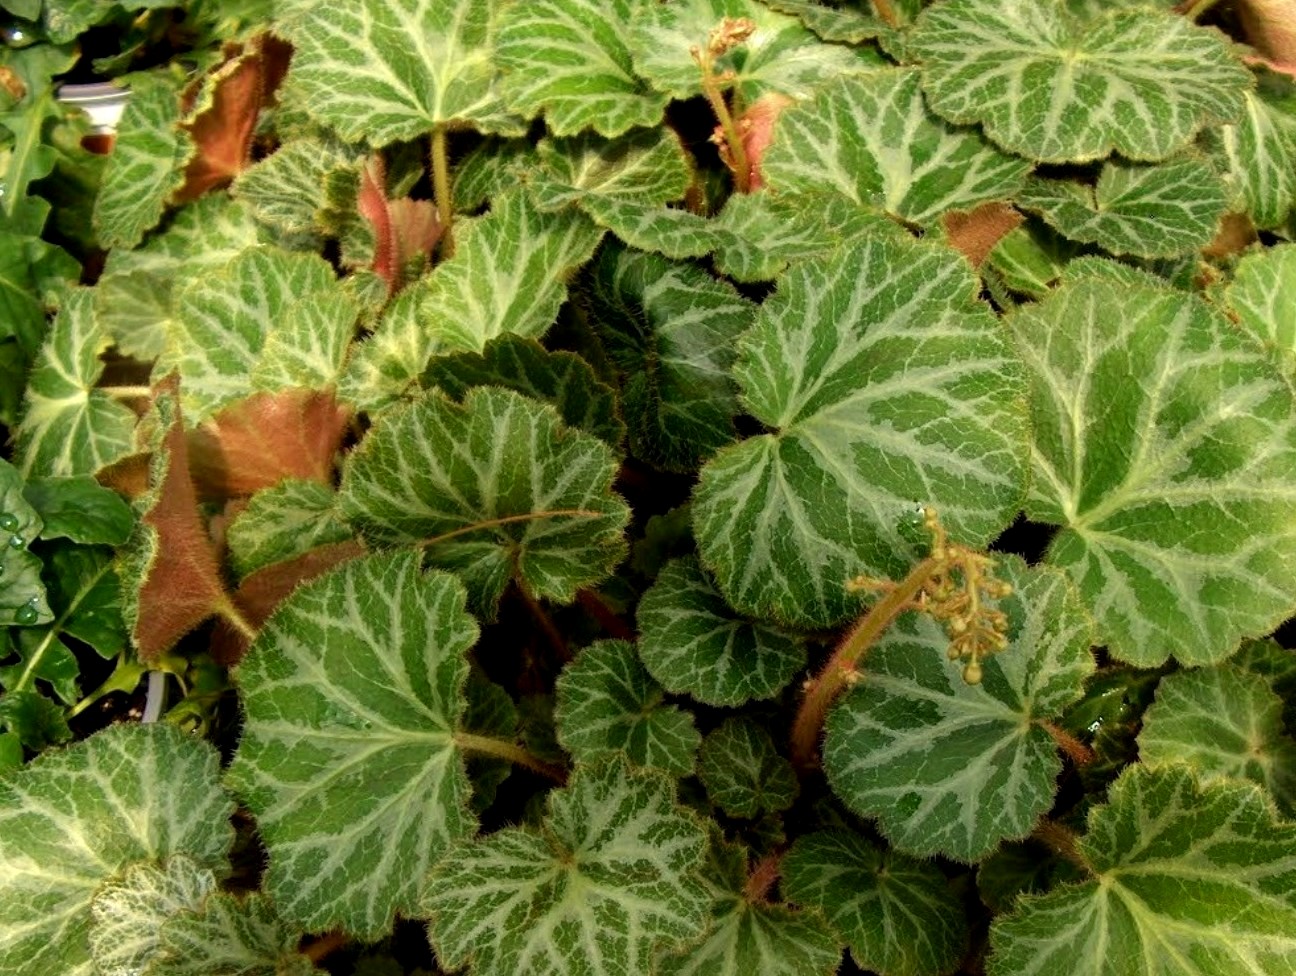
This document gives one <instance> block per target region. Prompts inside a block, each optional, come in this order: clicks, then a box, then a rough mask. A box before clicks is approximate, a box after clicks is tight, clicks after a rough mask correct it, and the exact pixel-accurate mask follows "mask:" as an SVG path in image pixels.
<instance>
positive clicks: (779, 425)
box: [693, 239, 1025, 627]
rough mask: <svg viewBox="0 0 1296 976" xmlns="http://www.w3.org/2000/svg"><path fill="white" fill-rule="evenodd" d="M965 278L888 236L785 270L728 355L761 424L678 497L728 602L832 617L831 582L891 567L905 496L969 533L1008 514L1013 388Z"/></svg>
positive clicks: (973, 536) (1016, 377) (994, 330)
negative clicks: (688, 503)
mask: <svg viewBox="0 0 1296 976" xmlns="http://www.w3.org/2000/svg"><path fill="white" fill-rule="evenodd" d="M979 288H980V285H979V282H977V280H976V279H975V276H974V275H973V274H972V271H971V268H970V267H969V266H968V264H967V262H966V261H965V260H964V259H963V258H962V257H961V256H960V255H959V254H957V253H956V252H954V251H952V250H949V249H947V248H943V247H939V246H935V245H931V244H924V243H911V242H907V241H900V240H889V239H867V240H864V241H861V242H858V243H856V244H854V245H852V246H850V247H848V248H846V249H844V250H843V251H841V252H840V253H839V254H837V255H835V256H834V257H833V258H831V259H828V260H814V261H805V262H801V263H798V264H796V265H793V266H792V268H791V269H790V270H789V271H788V272H787V273H786V274H785V275H784V277H783V279H782V281H781V282H780V284H779V288H778V291H777V292H775V294H774V295H773V296H771V297H770V298H768V299H767V300H766V301H765V303H764V304H763V305H762V306H761V309H760V312H759V314H758V316H757V320H756V325H755V327H754V328H753V329H752V330H751V331H749V332H748V333H746V335H744V336H743V338H742V339H741V340H740V341H739V343H738V362H737V364H736V366H735V367H734V375H735V377H736V379H737V380H738V384H739V387H740V388H741V390H742V393H743V396H744V399H745V402H746V406H747V408H748V411H749V412H750V413H751V414H752V415H753V416H755V417H756V419H757V420H759V421H760V422H761V423H763V424H765V425H766V426H767V427H769V428H770V429H771V430H772V432H771V433H768V434H762V435H759V436H757V437H752V438H749V439H747V440H745V441H743V442H742V443H740V444H738V445H736V446H733V447H729V448H725V449H723V450H722V451H720V452H719V453H718V454H717V455H716V456H715V457H714V458H713V459H712V460H711V461H710V462H709V463H708V464H707V465H706V466H705V467H704V468H703V469H702V475H701V482H700V484H699V486H698V489H697V492H696V494H695V496H694V508H693V519H694V528H695V530H696V533H697V537H698V548H699V553H700V555H701V558H702V562H703V564H704V565H706V566H707V568H708V569H710V570H711V571H712V572H714V573H715V576H716V580H717V582H718V583H719V584H720V589H721V591H722V592H723V593H724V594H725V596H726V598H727V599H728V600H729V602H730V603H731V604H732V605H733V606H734V607H735V608H736V609H738V610H740V611H742V612H745V613H752V614H757V615H763V616H772V617H774V618H776V619H780V620H784V621H788V622H794V623H797V624H802V625H807V626H811V627H814V626H828V625H832V624H835V623H840V622H841V621H843V620H845V619H846V618H847V617H849V616H850V615H851V614H852V613H853V612H854V611H855V610H856V609H857V608H858V607H859V606H860V599H859V597H857V596H854V595H851V594H848V593H847V591H846V585H845V584H846V581H847V580H849V579H853V578H854V577H855V576H857V575H860V574H861V573H864V574H868V575H873V576H883V577H894V578H897V579H898V578H900V577H901V576H903V575H904V573H905V572H906V571H907V570H908V568H909V566H908V562H907V560H906V559H905V557H904V556H903V555H902V554H903V553H905V552H907V551H908V545H907V543H905V542H904V541H903V540H902V539H901V537H900V536H899V534H898V529H897V526H896V520H897V519H898V518H899V516H900V514H901V513H902V512H903V511H905V510H907V509H908V508H909V507H911V506H912V505H913V502H914V500H915V499H921V500H922V502H923V503H924V504H930V505H933V506H934V507H935V508H937V509H938V510H939V511H940V513H941V517H942V518H943V519H945V520H946V524H947V525H948V526H949V528H950V531H951V536H952V537H953V538H954V539H956V540H958V541H961V542H964V543H966V544H970V545H981V544H984V543H985V542H987V541H988V540H989V539H991V538H993V537H994V536H995V535H996V534H997V533H998V532H999V531H1001V530H1002V529H1003V528H1004V527H1005V526H1006V524H1007V523H1008V522H1009V521H1010V520H1011V518H1012V515H1013V513H1014V512H1015V511H1016V509H1017V506H1018V504H1019V502H1020V497H1021V493H1022V490H1023V486H1024V481H1025V470H1024V467H1025V456H1024V454H1025V450H1024V449H1025V442H1024V425H1025V404H1024V398H1023V394H1024V388H1023V385H1022V383H1021V379H1020V376H1021V374H1020V368H1019V366H1018V365H1017V363H1016V357H1015V356H1014V355H1013V353H1012V350H1011V347H1010V345H1009V343H1008V342H1007V339H1006V337H1005V336H1004V335H1003V333H1002V332H1001V331H1000V327H999V325H998V323H997V322H996V320H995V318H994V316H993V315H992V314H991V313H990V311H989V309H988V307H986V306H985V305H983V304H982V303H981V302H979V301H978V299H977V298H976V294H977V292H978V291H979Z"/></svg>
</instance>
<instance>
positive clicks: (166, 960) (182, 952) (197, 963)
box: [146, 891, 320, 976]
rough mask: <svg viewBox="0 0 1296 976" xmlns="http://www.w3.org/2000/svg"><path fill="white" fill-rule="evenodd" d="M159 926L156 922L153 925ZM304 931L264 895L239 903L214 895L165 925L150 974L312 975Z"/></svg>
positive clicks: (247, 898) (150, 967) (218, 894)
mask: <svg viewBox="0 0 1296 976" xmlns="http://www.w3.org/2000/svg"><path fill="white" fill-rule="evenodd" d="M154 924H156V920H155V921H154ZM300 941H301V930H300V929H299V928H297V927H296V926H293V925H289V924H287V923H286V922H284V921H283V919H281V918H280V917H279V915H278V914H277V913H276V912H275V910H274V906H273V905H272V904H271V902H270V899H268V898H266V897H265V896H264V895H261V894H254V895H249V896H248V897H246V898H243V899H241V900H240V899H239V898H236V897H235V896H233V895H230V894H226V893H225V892H223V891H218V892H214V893H212V894H210V895H208V896H207V898H206V899H205V900H204V901H203V904H202V907H201V908H200V909H198V910H196V911H192V912H180V913H179V914H177V915H174V916H172V917H170V918H168V919H166V920H165V921H163V922H162V927H161V929H160V930H159V932H158V948H157V954H156V956H154V958H153V962H152V964H151V965H150V966H149V968H148V970H147V971H146V973H147V976H310V974H312V973H318V972H320V970H318V969H316V968H315V967H314V966H313V965H312V964H311V961H310V960H309V959H307V958H306V956H304V955H302V954H301V953H299V952H298V951H297V944H298V943H299V942H300Z"/></svg>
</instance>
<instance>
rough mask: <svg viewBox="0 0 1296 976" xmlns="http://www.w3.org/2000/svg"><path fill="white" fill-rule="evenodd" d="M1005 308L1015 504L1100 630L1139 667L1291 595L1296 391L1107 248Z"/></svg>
mask: <svg viewBox="0 0 1296 976" xmlns="http://www.w3.org/2000/svg"><path fill="white" fill-rule="evenodd" d="M1071 268H1072V270H1073V272H1074V275H1073V277H1072V278H1071V280H1070V281H1069V282H1067V283H1065V284H1064V285H1063V286H1062V287H1060V288H1058V289H1057V290H1056V291H1055V292H1054V293H1053V294H1052V295H1051V296H1050V297H1048V298H1046V299H1045V300H1044V301H1042V302H1040V303H1039V304H1037V305H1033V306H1029V307H1022V308H1021V309H1019V310H1018V311H1017V312H1016V313H1014V314H1013V315H1011V316H1009V319H1008V324H1009V328H1010V329H1011V330H1012V332H1013V334H1014V336H1015V337H1016V339H1017V342H1018V347H1019V348H1020V350H1021V353H1022V357H1023V359H1024V361H1025V362H1026V366H1027V369H1028V370H1029V371H1030V374H1031V387H1032V398H1031V402H1032V408H1031V409H1032V414H1033V416H1034V421H1035V422H1034V431H1035V434H1034V440H1035V443H1034V448H1033V465H1034V471H1035V477H1034V480H1033V486H1032V489H1031V494H1030V496H1029V498H1028V500H1027V504H1026V513H1027V516H1028V517H1029V518H1031V519H1032V520H1034V521H1038V522H1047V523H1051V524H1055V525H1061V526H1062V531H1061V532H1060V533H1059V534H1058V535H1057V536H1056V537H1055V538H1054V540H1053V543H1052V545H1051V546H1050V548H1049V552H1048V561H1049V562H1050V563H1052V564H1053V565H1055V566H1059V567H1062V568H1063V569H1065V570H1066V571H1067V572H1068V573H1069V574H1070V575H1071V578H1072V579H1073V580H1074V581H1075V583H1076V585H1077V587H1078V588H1079V590H1080V594H1081V598H1082V599H1083V601H1084V602H1085V604H1086V606H1087V607H1088V608H1089V610H1090V612H1091V613H1092V614H1093V616H1094V620H1095V622H1096V624H1097V637H1098V641H1099V643H1104V644H1106V645H1107V646H1108V647H1109V649H1110V650H1111V652H1112V654H1113V655H1114V656H1115V657H1117V658H1118V659H1120V660H1123V661H1129V662H1130V663H1133V664H1138V665H1139V666H1141V667H1149V666H1154V665H1157V664H1161V663H1163V662H1164V661H1165V660H1166V659H1167V658H1169V657H1170V656H1171V655H1172V654H1173V655H1174V656H1175V657H1176V658H1178V659H1179V661H1180V662H1182V663H1184V664H1189V665H1194V664H1207V663H1212V662H1215V661H1220V660H1222V659H1224V658H1225V657H1227V656H1228V655H1229V654H1231V653H1232V652H1233V651H1235V650H1236V649H1237V647H1238V644H1239V643H1240V641H1241V639H1242V638H1243V637H1245V636H1257V635H1260V634H1264V633H1268V632H1269V631H1270V630H1272V629H1273V628H1274V627H1276V626H1277V625H1278V624H1279V623H1280V622H1281V621H1282V620H1283V619H1284V618H1286V617H1287V616H1288V615H1289V614H1290V612H1291V607H1292V604H1293V600H1296V588H1294V587H1293V583H1292V581H1293V573H1296V486H1293V483H1292V479H1291V472H1292V470H1293V465H1296V407H1294V405H1293V402H1292V393H1291V390H1290V388H1289V386H1288V384H1287V383H1286V382H1285V381H1284V380H1283V378H1282V377H1281V376H1280V375H1279V374H1278V373H1277V371H1276V370H1275V369H1274V368H1273V367H1272V366H1271V365H1270V364H1269V363H1268V362H1267V361H1266V360H1265V354H1264V352H1263V351H1262V350H1260V349H1259V348H1257V347H1255V346H1254V345H1253V344H1252V343H1251V342H1250V341H1249V340H1248V339H1246V338H1245V337H1243V336H1242V335H1240V334H1238V332H1237V331H1236V330H1235V329H1234V328H1232V327H1231V326H1230V325H1229V324H1228V323H1227V322H1226V321H1225V320H1224V319H1223V317H1222V316H1221V315H1219V314H1218V313H1217V312H1215V311H1213V310H1212V309H1211V308H1210V307H1209V306H1207V305H1206V304H1205V303H1204V302H1202V301H1201V300H1200V299H1198V298H1195V297H1193V296H1191V295H1188V294H1185V293H1183V292H1181V291H1178V290H1174V289H1172V288H1170V287H1169V286H1166V285H1164V284H1163V283H1160V282H1158V281H1157V280H1156V279H1154V278H1151V277H1150V276H1148V275H1145V274H1143V273H1141V272H1137V271H1134V270H1133V269H1129V268H1124V267H1123V266H1119V265H1114V264H1111V263H1108V262H1103V261H1096V260H1089V261H1084V262H1079V263H1076V262H1073V263H1072V265H1071Z"/></svg>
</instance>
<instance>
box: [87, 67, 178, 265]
mask: <svg viewBox="0 0 1296 976" xmlns="http://www.w3.org/2000/svg"><path fill="white" fill-rule="evenodd" d="M179 121H180V93H179V91H178V90H177V87H176V83H175V82H174V80H172V79H171V78H168V77H166V76H164V75H162V74H158V73H154V74H147V75H140V76H139V77H138V78H137V79H136V80H134V81H132V83H131V97H130V101H128V102H127V103H126V110H125V111H124V112H123V113H122V118H121V123H120V125H119V126H118V129H117V139H116V141H115V142H114V144H113V151H112V155H110V156H109V157H108V165H107V167H106V168H105V169H104V175H103V184H102V186H101V187H100V190H99V197H98V199H96V200H95V209H94V224H95V230H96V231H97V232H98V235H99V242H100V244H102V245H103V246H104V247H123V248H129V247H134V246H135V245H136V244H138V243H139V242H140V239H141V238H142V237H143V236H144V234H145V233H146V232H147V231H149V230H152V229H153V228H154V227H155V226H157V223H158V221H159V220H161V218H162V212H163V210H165V209H166V203H167V200H168V198H169V197H170V196H171V194H172V193H173V192H175V191H176V190H178V189H179V188H180V186H181V184H182V183H183V182H184V165H185V162H186V161H187V160H188V159H189V157H190V155H192V153H193V148H194V147H193V143H192V142H191V141H190V140H189V139H188V138H186V137H185V136H184V135H182V134H181V132H180V130H179V128H178V127H177V126H178V123H179Z"/></svg>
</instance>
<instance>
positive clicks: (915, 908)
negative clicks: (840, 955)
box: [782, 829, 968, 976]
mask: <svg viewBox="0 0 1296 976" xmlns="http://www.w3.org/2000/svg"><path fill="white" fill-rule="evenodd" d="M782 875H783V880H782V886H783V893H784V896H785V897H786V898H787V899H788V900H789V901H793V902H796V903H797V904H798V905H805V906H806V907H810V908H818V909H819V910H820V911H822V912H823V913H824V915H825V916H827V918H828V921H829V923H831V925H832V927H833V928H834V929H835V930H836V931H837V933H838V934H839V935H840V936H841V937H842V938H843V939H845V940H846V942H847V944H848V945H849V946H850V952H851V956H852V957H853V958H854V959H855V962H856V964H857V965H859V966H860V968H862V969H868V970H872V971H874V972H877V973H879V974H880V976H946V974H948V973H951V972H953V970H954V968H955V967H956V966H957V965H958V961H959V958H960V957H961V956H962V954H963V950H964V947H965V946H966V945H967V941H968V931H967V922H966V920H965V918H964V913H963V908H962V906H961V905H960V904H959V899H958V896H957V895H956V894H955V893H954V891H953V889H952V888H951V887H950V884H949V882H948V881H947V880H946V878H945V875H944V874H942V873H941V870H940V868H938V867H937V866H936V865H934V864H931V863H929V862H925V861H920V860H918V859H917V858H912V857H908V856H906V855H904V854H897V853H895V852H893V851H887V850H884V849H882V848H880V847H878V846H877V845H876V844H873V843H870V842H869V841H867V840H865V839H864V838H863V837H861V836H859V835H858V834H856V833H854V832H852V831H848V830H844V829H836V830H826V831H820V832H818V833H813V834H806V835H804V836H802V837H798V838H797V840H796V843H794V844H793V845H792V849H791V850H790V851H788V853H787V854H786V855H784V857H783V863H782Z"/></svg>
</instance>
